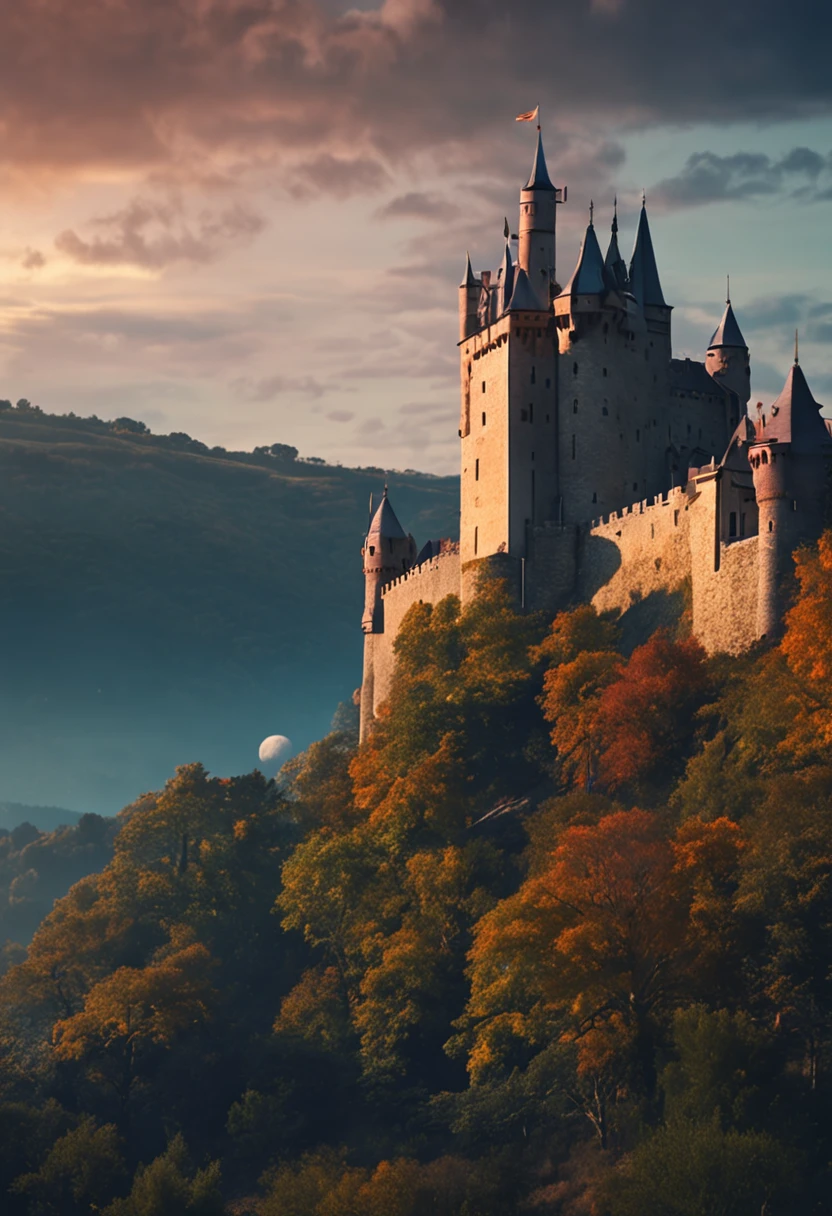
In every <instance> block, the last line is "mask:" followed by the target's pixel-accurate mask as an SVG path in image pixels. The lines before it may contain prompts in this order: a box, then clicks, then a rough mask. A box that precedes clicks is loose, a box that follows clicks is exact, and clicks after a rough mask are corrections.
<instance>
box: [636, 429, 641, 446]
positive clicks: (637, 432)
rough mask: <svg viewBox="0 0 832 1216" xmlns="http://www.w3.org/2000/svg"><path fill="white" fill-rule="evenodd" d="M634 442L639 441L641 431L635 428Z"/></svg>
mask: <svg viewBox="0 0 832 1216" xmlns="http://www.w3.org/2000/svg"><path fill="white" fill-rule="evenodd" d="M636 443H641V431H640V430H638V428H636Z"/></svg>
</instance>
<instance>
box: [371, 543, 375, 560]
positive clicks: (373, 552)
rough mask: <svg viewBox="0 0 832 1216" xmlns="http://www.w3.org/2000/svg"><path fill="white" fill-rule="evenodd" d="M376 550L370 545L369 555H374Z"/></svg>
mask: <svg viewBox="0 0 832 1216" xmlns="http://www.w3.org/2000/svg"><path fill="white" fill-rule="evenodd" d="M375 552H376V547H375V545H370V557H374V556H375Z"/></svg>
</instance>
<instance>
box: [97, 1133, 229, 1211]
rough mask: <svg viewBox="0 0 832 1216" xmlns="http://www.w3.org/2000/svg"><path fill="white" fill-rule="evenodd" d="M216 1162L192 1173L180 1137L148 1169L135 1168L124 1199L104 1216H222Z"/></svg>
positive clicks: (118, 1200) (192, 1170)
mask: <svg viewBox="0 0 832 1216" xmlns="http://www.w3.org/2000/svg"><path fill="white" fill-rule="evenodd" d="M224 1212H225V1205H224V1203H223V1199H222V1190H221V1187H220V1166H219V1162H217V1161H212V1162H210V1163H209V1164H208V1165H207V1166H205V1168H204V1169H200V1170H194V1169H193V1167H192V1166H191V1164H190V1162H189V1160H188V1150H187V1148H186V1145H185V1141H184V1140H183V1138H182V1136H181V1135H176V1136H174V1138H173V1139H172V1140H171V1142H170V1144H169V1145H168V1147H167V1150H166V1152H164V1153H163V1154H162V1156H161V1157H157V1158H156V1160H155V1161H152V1162H151V1163H150V1165H146V1166H139V1168H138V1170H137V1171H136V1175H135V1177H134V1179H133V1185H132V1187H131V1189H130V1194H129V1195H128V1196H127V1198H126V1199H117V1200H115V1202H114V1203H111V1204H110V1206H109V1207H108V1208H106V1209H105V1212H104V1216H223V1213H224Z"/></svg>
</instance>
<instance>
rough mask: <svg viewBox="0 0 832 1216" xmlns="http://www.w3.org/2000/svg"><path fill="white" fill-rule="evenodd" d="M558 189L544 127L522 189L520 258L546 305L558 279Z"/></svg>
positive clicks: (538, 295)
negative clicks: (545, 148)
mask: <svg viewBox="0 0 832 1216" xmlns="http://www.w3.org/2000/svg"><path fill="white" fill-rule="evenodd" d="M558 193H559V192H558V190H556V189H555V187H554V186H553V185H552V183H551V181H550V180H549V170H548V169H547V168H546V157H545V156H544V154H543V141H542V140H541V138H540V128H538V131H537V149H536V151H535V154H534V164H533V165H532V171H531V176H530V177H529V180H528V181H527V182H526V184H525V186H524V187H523V189H522V190H521V191H520V228H519V230H518V235H519V247H518V252H517V256H518V261H519V264H520V265H521V266H522V267H523V269H524V270H525V272H526V274H527V275H528V276H529V282H530V283H531V285H532V289H533V291H534V293H535V295H536V296H537V298H538V299H539V301H540V306H541V307H542V308H548V307H549V303H550V299H551V289H552V285H553V284H554V282H555V215H556V212H557V204H558V201H559V199H558Z"/></svg>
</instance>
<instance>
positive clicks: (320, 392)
mask: <svg viewBox="0 0 832 1216" xmlns="http://www.w3.org/2000/svg"><path fill="white" fill-rule="evenodd" d="M231 387H232V388H233V389H234V390H235V392H238V393H239V394H240V395H241V396H243V397H245V399H246V401H261V402H262V401H274V400H275V399H276V398H277V397H282V396H285V395H286V394H294V395H297V396H301V397H311V398H312V399H313V400H318V398H320V397H323V396H324V394H325V393H328V392H331V391H333V390H332V388H331V387H330V386H329V385H328V384H324V383H323V382H322V381H320V380H316V379H315V377H314V376H280V375H277V376H266V377H264V378H262V379H260V380H251V379H248V378H246V377H240V378H239V379H237V380H233V381H232V382H231Z"/></svg>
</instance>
